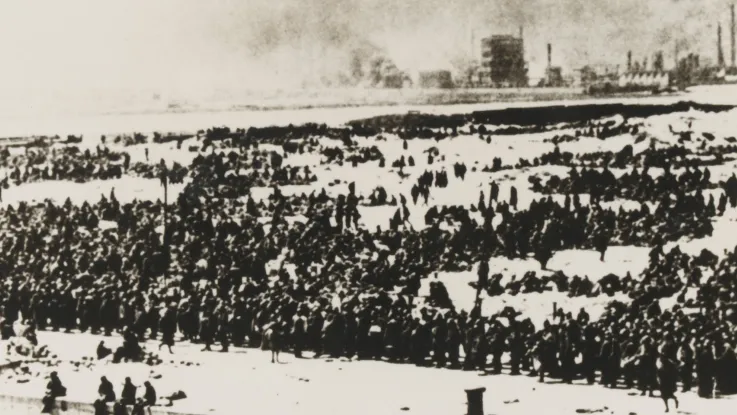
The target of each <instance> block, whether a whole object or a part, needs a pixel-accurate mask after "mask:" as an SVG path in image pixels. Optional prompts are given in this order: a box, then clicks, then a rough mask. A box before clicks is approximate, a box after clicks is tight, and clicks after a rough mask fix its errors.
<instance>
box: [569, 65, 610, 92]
mask: <svg viewBox="0 0 737 415" xmlns="http://www.w3.org/2000/svg"><path fill="white" fill-rule="evenodd" d="M607 82H609V83H617V82H619V66H618V65H608V64H597V65H586V66H584V67H583V68H581V69H578V70H577V71H576V78H575V85H577V86H584V87H586V86H589V85H592V84H600V83H607Z"/></svg>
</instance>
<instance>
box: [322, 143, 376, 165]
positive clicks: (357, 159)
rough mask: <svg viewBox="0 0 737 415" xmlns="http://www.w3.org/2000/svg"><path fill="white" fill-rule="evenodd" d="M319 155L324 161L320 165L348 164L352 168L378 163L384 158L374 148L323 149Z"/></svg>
mask: <svg viewBox="0 0 737 415" xmlns="http://www.w3.org/2000/svg"><path fill="white" fill-rule="evenodd" d="M320 154H322V155H323V156H325V160H324V161H321V163H322V164H337V165H343V163H350V164H351V165H352V166H353V167H356V166H358V165H359V164H364V163H368V162H371V161H379V160H381V159H383V158H384V155H383V154H382V153H381V150H379V148H378V147H376V146H370V147H356V148H340V147H324V148H322V149H321V150H320Z"/></svg>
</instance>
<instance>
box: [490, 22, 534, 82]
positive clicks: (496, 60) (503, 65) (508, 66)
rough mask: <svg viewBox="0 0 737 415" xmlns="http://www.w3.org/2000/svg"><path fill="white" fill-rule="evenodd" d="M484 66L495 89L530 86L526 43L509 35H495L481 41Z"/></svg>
mask: <svg viewBox="0 0 737 415" xmlns="http://www.w3.org/2000/svg"><path fill="white" fill-rule="evenodd" d="M481 58H482V66H483V67H484V68H486V69H487V71H488V72H487V73H488V81H487V82H488V84H489V85H490V86H493V87H497V88H499V87H518V88H519V87H525V86H527V84H528V78H527V67H526V64H525V57H524V41H523V39H522V38H521V37H519V38H517V37H514V36H509V35H494V36H491V37H489V38H484V39H482V40H481Z"/></svg>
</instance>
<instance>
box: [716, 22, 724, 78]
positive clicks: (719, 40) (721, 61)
mask: <svg viewBox="0 0 737 415" xmlns="http://www.w3.org/2000/svg"><path fill="white" fill-rule="evenodd" d="M717 64H718V65H719V67H720V68H723V67H724V51H723V50H722V24H721V23H719V25H718V26H717Z"/></svg>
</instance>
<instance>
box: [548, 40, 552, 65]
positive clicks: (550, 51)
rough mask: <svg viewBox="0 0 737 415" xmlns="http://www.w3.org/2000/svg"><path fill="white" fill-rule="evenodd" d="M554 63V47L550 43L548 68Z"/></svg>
mask: <svg viewBox="0 0 737 415" xmlns="http://www.w3.org/2000/svg"><path fill="white" fill-rule="evenodd" d="M552 62H553V46H552V45H551V44H550V43H548V68H550V67H551V66H552Z"/></svg>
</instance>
